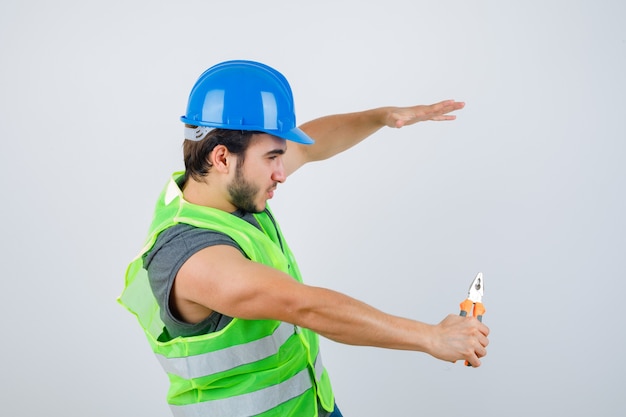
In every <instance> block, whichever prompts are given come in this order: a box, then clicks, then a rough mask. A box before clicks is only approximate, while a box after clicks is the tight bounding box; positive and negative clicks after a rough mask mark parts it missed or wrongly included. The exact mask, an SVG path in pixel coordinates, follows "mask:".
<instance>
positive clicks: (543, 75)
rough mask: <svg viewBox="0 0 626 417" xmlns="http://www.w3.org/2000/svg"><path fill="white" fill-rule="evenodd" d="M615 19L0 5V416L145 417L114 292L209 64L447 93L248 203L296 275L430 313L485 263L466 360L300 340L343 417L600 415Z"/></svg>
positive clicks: (141, 381)
mask: <svg viewBox="0 0 626 417" xmlns="http://www.w3.org/2000/svg"><path fill="white" fill-rule="evenodd" d="M625 21H626V6H625V3H623V2H620V1H617V0H615V1H598V2H591V1H565V0H563V1H555V0H548V1H528V0H527V1H507V2H504V1H495V0H494V1H481V0H478V1H438V2H432V1H429V2H425V1H416V0H411V1H409V0H389V1H385V2H374V1H357V0H351V1H340V0H336V1H328V0H326V1H321V0H318V1H314V2H313V1H311V2H296V1H286V0H284V1H269V0H268V1H262V2H261V1H252V0H249V1H228V2H227V1H209V0H205V1H199V0H196V1H182V0H181V1H156V0H153V1H147V0H140V1H118V0H109V1H97V2H94V1H78V0H74V1H71V0H64V1H54V2H52V1H27V0H3V1H2V3H0V52H1V54H0V59H1V62H2V65H1V66H0V137H1V138H2V145H1V151H0V169H1V170H2V172H1V175H0V186H1V190H2V200H1V206H0V207H1V208H0V210H1V211H0V213H1V214H2V219H3V231H2V234H1V236H2V237H1V239H2V250H1V252H0V253H1V256H2V258H1V261H2V271H3V284H4V285H3V288H2V290H1V291H0V320H1V325H2V326H1V328H2V338H1V340H2V342H1V343H0V357H1V358H2V372H1V373H0V380H1V381H2V387H3V388H2V390H0V404H1V408H2V415H7V416H13V417H17V416H36V415H44V414H45V415H80V416H90V417H98V416H150V417H157V416H163V417H165V416H169V415H170V411H169V409H168V407H167V405H166V403H165V393H166V389H167V378H166V376H165V374H164V373H163V371H162V370H161V369H160V367H159V365H158V363H157V361H156V360H155V359H154V357H153V356H152V353H151V351H150V349H149V347H148V344H147V342H146V341H145V340H144V336H143V334H142V333H141V331H140V328H139V326H138V325H137V323H136V322H135V320H134V318H133V317H132V316H131V315H130V314H128V313H127V312H126V311H125V310H124V309H123V308H122V307H121V306H119V305H118V304H117V303H116V301H115V300H116V297H117V296H118V295H119V294H120V292H121V290H122V286H123V274H124V270H125V267H126V265H127V263H128V262H129V261H130V260H131V259H132V258H133V257H134V256H135V254H136V253H137V252H138V250H139V248H140V246H141V243H142V241H143V238H144V233H145V232H146V230H147V227H148V224H149V221H150V216H151V212H152V207H153V204H154V201H155V199H156V197H157V194H158V193H159V191H160V190H161V187H162V186H163V185H164V184H165V182H166V180H167V178H168V176H169V174H170V172H172V171H174V170H178V169H181V168H182V158H181V143H182V124H181V123H180V122H179V120H178V118H179V116H180V115H182V114H183V113H184V111H185V106H186V101H187V96H188V93H189V90H190V89H191V86H192V85H193V83H194V82H195V80H196V78H197V77H198V75H199V74H200V73H201V72H202V71H204V70H205V69H206V68H208V67H209V66H211V65H213V64H215V63H217V62H220V61H222V60H226V59H252V60H259V61H262V62H265V63H267V64H269V65H271V66H274V67H275V68H277V69H279V70H280V71H281V72H282V73H283V74H284V75H285V76H286V77H287V78H288V79H289V80H290V83H291V86H292V88H293V91H294V94H295V100H296V108H297V112H298V121H299V122H304V121H306V120H309V119H312V118H315V117H318V116H322V115H325V114H331V113H337V112H348V111H355V110H363V109H367V108H371V107H377V106H383V105H411V104H429V103H433V102H437V101H439V100H443V99H448V98H454V99H457V100H462V101H466V103H467V106H466V108H465V109H464V110H462V111H460V112H458V119H457V120H456V121H454V122H447V123H434V122H429V123H423V124H418V125H415V126H411V127H409V128H405V129H400V130H394V129H383V130H381V131H379V132H378V133H377V134H376V135H374V136H373V137H372V138H370V139H369V140H368V141H366V142H364V143H363V144H361V145H359V146H358V147H357V148H355V149H353V150H352V151H350V152H347V153H344V154H341V155H339V156H338V157H336V158H334V159H332V160H329V161H325V162H320V163H317V164H314V165H310V166H307V167H305V168H303V169H302V170H301V171H299V172H298V173H297V174H296V175H294V176H293V177H291V178H290V179H289V180H288V181H287V183H285V184H284V185H283V186H281V187H280V188H279V191H278V193H277V195H276V197H275V198H274V200H273V201H272V207H273V208H274V211H275V212H276V214H277V216H278V218H279V219H280V220H281V224H282V228H283V231H284V232H285V234H286V236H287V237H288V238H289V240H290V243H291V246H292V249H293V250H294V251H295V253H296V255H297V256H298V259H299V261H300V266H301V269H302V270H303V272H304V275H305V278H306V280H307V281H308V282H309V283H310V284H312V285H319V286H326V287H330V288H333V289H336V290H339V291H342V292H345V293H347V294H350V295H352V296H354V297H356V298H359V299H361V300H363V301H366V302H368V303H370V304H372V305H374V306H376V307H378V308H380V309H382V310H384V311H387V312H390V313H393V314H398V315H403V316H407V317H412V318H416V319H419V320H422V321H426V322H429V323H437V322H439V321H440V320H441V319H443V318H444V317H445V316H446V315H447V314H449V313H454V314H456V313H458V303H459V302H461V301H462V299H463V298H464V297H465V295H466V291H467V287H468V285H469V282H470V281H471V279H472V278H473V277H474V275H475V274H476V272H478V271H482V272H483V273H484V274H485V282H486V292H485V304H486V308H487V313H486V315H485V323H486V324H488V325H489V326H490V328H491V331H492V333H491V337H490V340H491V344H490V348H489V355H488V356H487V357H486V358H485V359H484V361H483V366H482V367H481V368H478V369H469V368H466V367H464V366H463V365H462V364H461V363H457V364H449V363H444V362H441V361H438V360H436V359H433V358H432V357H429V356H427V355H424V354H421V353H413V352H397V351H385V350H381V349H374V348H363V347H351V346H343V345H338V344H336V343H334V342H330V341H327V340H324V341H323V342H322V343H323V351H324V360H325V363H326V365H327V367H328V369H329V371H330V374H331V378H332V380H333V383H334V387H335V391H336V394H337V399H338V404H339V405H340V407H341V409H342V411H343V413H344V415H345V416H346V417H350V416H352V417H354V416H359V417H362V416H390V415H393V416H409V415H430V416H452V415H465V416H483V417H485V416H502V415H507V416H526V415H529V414H531V415H569V416H589V415H598V416H600V415H601V416H623V415H625V414H626V400H625V398H626V396H625V395H624V394H625V391H624V375H625V374H626V366H625V365H624V357H623V356H624V352H626V335H625V330H626V326H625V325H624V314H625V311H624V306H623V305H622V304H621V302H622V300H623V298H624V292H625V290H626V285H625V284H624V278H626V273H625V269H626V268H625V266H626V265H625V263H626V261H625V259H626V256H625V255H626V253H625V252H626V251H625V249H626V237H625V236H626V222H625V221H624V213H625V212H626V200H625V198H624V182H625V181H624V180H625V179H626V168H625V167H624V157H625V156H626V145H625V144H624V142H625V139H626V128H625V127H624V123H625V115H626V105H625V96H626V94H625V93H626V83H625V82H624V74H626V24H625V23H624V22H625Z"/></svg>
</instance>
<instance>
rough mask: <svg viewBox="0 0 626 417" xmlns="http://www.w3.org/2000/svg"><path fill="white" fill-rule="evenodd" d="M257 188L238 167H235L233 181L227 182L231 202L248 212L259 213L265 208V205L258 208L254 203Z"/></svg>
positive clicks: (257, 191)
mask: <svg viewBox="0 0 626 417" xmlns="http://www.w3.org/2000/svg"><path fill="white" fill-rule="evenodd" d="M259 189H260V187H258V186H256V185H254V184H252V183H251V182H248V181H246V179H245V178H244V177H243V173H242V169H241V168H240V167H237V171H236V172H235V179H234V180H233V182H231V183H230V184H228V193H229V194H230V198H231V203H232V204H233V205H234V206H235V207H237V208H238V209H240V210H243V211H247V212H248V213H260V212H262V211H263V210H264V209H265V207H263V208H261V209H259V208H258V207H257V206H256V204H255V203H254V198H255V197H256V196H257V194H258V193H259Z"/></svg>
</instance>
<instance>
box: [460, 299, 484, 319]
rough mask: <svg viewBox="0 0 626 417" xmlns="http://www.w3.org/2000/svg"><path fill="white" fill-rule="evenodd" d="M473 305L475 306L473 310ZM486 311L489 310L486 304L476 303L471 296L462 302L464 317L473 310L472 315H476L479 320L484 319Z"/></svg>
mask: <svg viewBox="0 0 626 417" xmlns="http://www.w3.org/2000/svg"><path fill="white" fill-rule="evenodd" d="M472 307H474V309H473V311H472ZM485 311H487V310H485V306H484V305H483V303H474V302H473V301H472V300H470V299H469V298H466V299H465V300H464V301H463V302H462V303H461V316H462V317H467V316H468V315H469V313H470V312H472V315H473V316H474V317H476V318H477V319H478V321H483V314H485Z"/></svg>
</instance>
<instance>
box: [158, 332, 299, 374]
mask: <svg viewBox="0 0 626 417" xmlns="http://www.w3.org/2000/svg"><path fill="white" fill-rule="evenodd" d="M294 335H295V331H294V326H293V324H289V323H281V325H280V326H278V327H277V328H276V330H275V331H274V334H272V335H269V336H266V337H264V338H262V339H259V340H255V341H252V342H248V343H244V344H241V345H235V346H231V347H227V348H225V349H220V350H216V351H214V352H209V353H203V354H201V355H195V356H185V357H182V358H166V357H165V356H163V355H160V354H157V355H156V356H157V359H158V360H159V362H160V363H161V365H162V366H163V369H165V372H167V373H169V374H174V375H178V376H180V377H181V378H185V379H191V378H198V377H202V376H207V375H213V374H216V373H218V372H223V371H226V370H229V369H232V368H236V367H238V366H241V365H246V364H248V363H252V362H256V361H260V360H261V359H265V358H267V357H270V356H272V355H275V354H276V353H278V348H279V347H280V346H281V345H282V344H283V343H285V342H286V341H287V339H289V338H290V337H291V336H294Z"/></svg>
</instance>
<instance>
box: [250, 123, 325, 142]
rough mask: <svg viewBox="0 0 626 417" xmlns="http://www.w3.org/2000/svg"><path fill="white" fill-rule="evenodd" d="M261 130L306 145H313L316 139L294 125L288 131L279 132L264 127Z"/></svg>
mask: <svg viewBox="0 0 626 417" xmlns="http://www.w3.org/2000/svg"><path fill="white" fill-rule="evenodd" d="M261 131H262V132H265V133H267V134H269V135H274V136H278V137H279V138H283V139H286V140H289V141H291V142H296V143H302V144H304V145H311V144H313V143H315V141H314V140H313V139H312V138H311V137H310V136H309V135H307V134H306V133H304V132H303V131H302V130H300V129H299V128H297V127H294V128H293V129H291V130H288V131H286V132H278V131H276V130H263V129H261Z"/></svg>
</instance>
